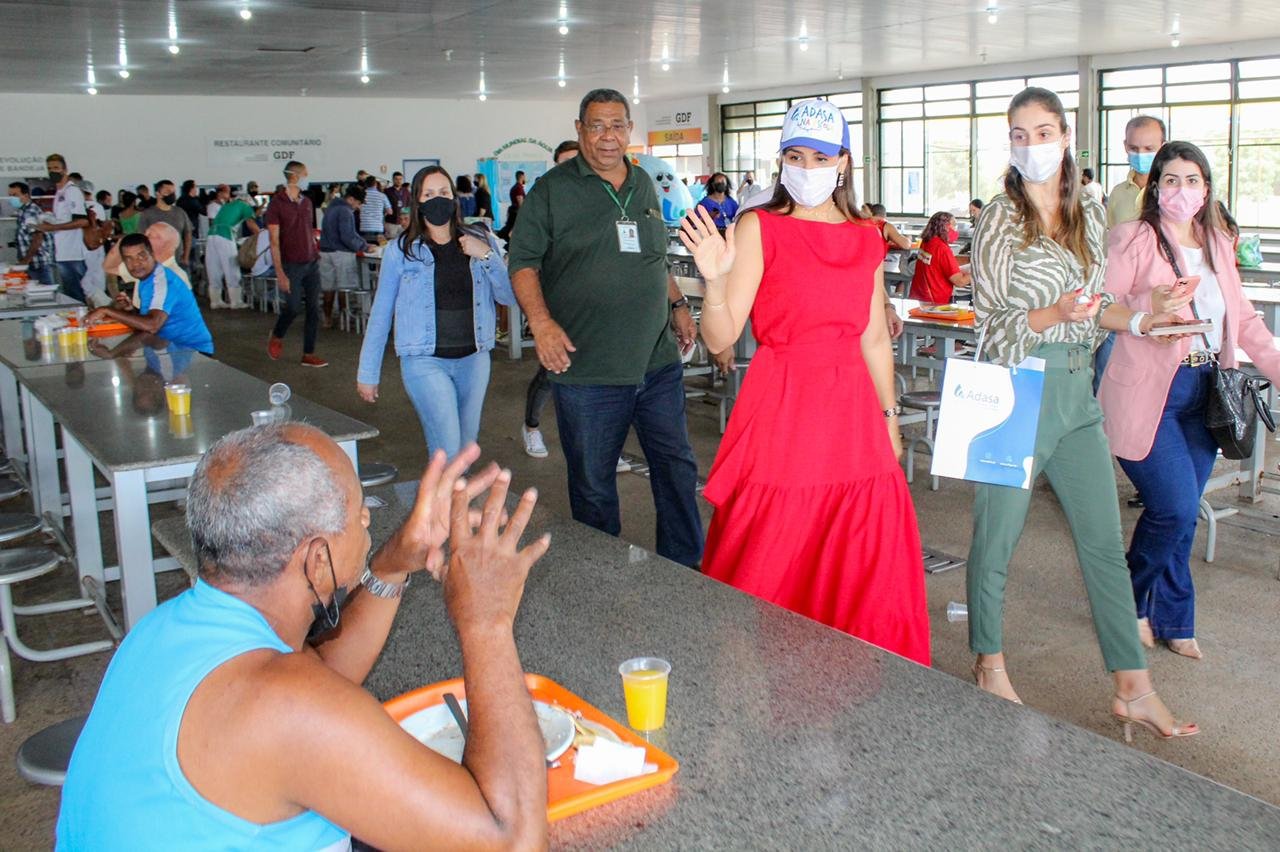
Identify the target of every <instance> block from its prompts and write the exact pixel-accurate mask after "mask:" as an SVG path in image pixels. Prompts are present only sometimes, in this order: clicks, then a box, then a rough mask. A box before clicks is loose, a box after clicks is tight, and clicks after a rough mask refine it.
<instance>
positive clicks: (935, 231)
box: [911, 213, 973, 305]
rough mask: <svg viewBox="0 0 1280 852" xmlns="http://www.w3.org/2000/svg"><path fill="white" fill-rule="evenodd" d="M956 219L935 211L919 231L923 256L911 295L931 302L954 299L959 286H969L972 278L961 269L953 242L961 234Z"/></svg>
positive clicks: (919, 260) (946, 301) (945, 302)
mask: <svg viewBox="0 0 1280 852" xmlns="http://www.w3.org/2000/svg"><path fill="white" fill-rule="evenodd" d="M958 236H959V235H958V234H957V233H956V220H955V217H954V216H952V215H951V214H950V213H934V214H933V216H932V218H930V219H929V224H927V225H925V226H924V231H923V232H922V233H921V234H920V256H919V258H918V259H917V260H916V274H915V277H913V278H912V279H911V298H913V299H919V300H920V301H922V302H927V303H929V304H931V305H945V304H948V303H949V302H950V301H951V292H952V290H953V289H955V288H956V287H967V286H969V285H970V284H971V283H972V281H973V279H972V278H970V277H969V273H967V272H961V271H960V264H959V263H957V262H956V256H955V253H954V252H952V251H951V245H950V243H951V242H952V241H954V240H956V239H957V238H958Z"/></svg>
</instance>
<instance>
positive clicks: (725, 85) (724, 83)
mask: <svg viewBox="0 0 1280 852" xmlns="http://www.w3.org/2000/svg"><path fill="white" fill-rule="evenodd" d="M720 80H721V86H720V91H722V92H724V93H725V94H726V95H727V94H729V60H728V59H726V60H725V61H724V74H723V75H722V76H721V78H720Z"/></svg>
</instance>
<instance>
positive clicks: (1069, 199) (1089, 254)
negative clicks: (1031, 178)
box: [1004, 86, 1098, 275]
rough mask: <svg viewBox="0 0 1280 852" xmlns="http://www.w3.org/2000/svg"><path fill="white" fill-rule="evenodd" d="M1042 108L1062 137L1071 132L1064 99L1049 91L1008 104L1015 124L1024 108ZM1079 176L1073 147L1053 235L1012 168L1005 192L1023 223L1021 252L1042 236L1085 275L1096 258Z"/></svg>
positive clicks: (1026, 93) (1034, 90) (1031, 91)
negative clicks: (1055, 122)
mask: <svg viewBox="0 0 1280 852" xmlns="http://www.w3.org/2000/svg"><path fill="white" fill-rule="evenodd" d="M1031 104H1039V105H1040V106H1042V107H1044V108H1045V109H1047V110H1048V111H1049V112H1051V113H1053V114H1054V115H1056V116H1057V117H1058V127H1059V129H1060V130H1061V131H1062V133H1063V135H1066V134H1067V133H1068V132H1069V130H1070V128H1069V127H1068V125H1067V111H1066V109H1064V108H1063V106H1062V99H1061V98H1059V97H1058V96H1057V95H1056V94H1054V93H1053V92H1051V91H1049V90H1048V89H1041V88H1039V87H1036V86H1030V87H1028V88H1026V89H1023V90H1022V91H1021V92H1019V93H1018V94H1016V95H1014V96H1013V100H1012V101H1010V102H1009V113H1008V119H1009V124H1010V125H1012V124H1013V114H1014V113H1015V112H1017V111H1018V110H1020V109H1022V108H1023V107H1025V106H1030V105H1031ZM1080 188H1081V187H1080V173H1079V171H1078V170H1077V169H1076V161H1075V158H1074V157H1072V156H1071V146H1070V145H1068V146H1067V148H1066V150H1065V151H1063V152H1062V171H1061V172H1060V173H1059V176H1058V189H1059V201H1058V226H1057V227H1056V228H1055V229H1054V231H1053V233H1051V234H1046V233H1045V232H1044V228H1043V227H1041V224H1040V214H1039V213H1037V212H1036V207H1035V204H1033V203H1032V202H1031V199H1030V198H1029V197H1028V196H1027V191H1026V187H1025V186H1024V185H1023V181H1022V173H1021V172H1019V171H1018V170H1017V169H1016V168H1014V167H1013V166H1009V169H1008V171H1006V172H1005V173H1004V192H1005V195H1007V196H1008V197H1009V200H1010V201H1011V202H1013V209H1014V210H1015V211H1016V212H1017V214H1018V218H1019V219H1020V220H1021V222H1022V248H1026V247H1027V246H1029V245H1031V244H1032V243H1034V242H1035V241H1036V240H1038V239H1039V238H1040V237H1042V236H1047V237H1048V238H1049V239H1051V240H1053V241H1054V242H1056V243H1058V244H1059V245H1061V246H1062V247H1063V248H1065V249H1066V250H1067V251H1069V252H1071V253H1072V254H1074V255H1075V256H1076V259H1077V260H1079V261H1080V265H1081V266H1082V267H1084V271H1085V274H1086V275H1087V274H1088V273H1089V270H1090V268H1091V267H1092V266H1093V264H1094V262H1095V260H1098V258H1095V257H1094V256H1093V251H1092V250H1090V248H1089V240H1088V238H1087V236H1086V232H1085V217H1084V205H1083V204H1082V203H1081V201H1080Z"/></svg>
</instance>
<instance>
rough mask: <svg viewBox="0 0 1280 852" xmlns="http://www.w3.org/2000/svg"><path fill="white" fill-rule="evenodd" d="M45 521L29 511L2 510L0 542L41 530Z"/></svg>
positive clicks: (0, 513)
mask: <svg viewBox="0 0 1280 852" xmlns="http://www.w3.org/2000/svg"><path fill="white" fill-rule="evenodd" d="M43 527H44V523H43V522H42V521H41V520H40V518H39V517H37V516H35V515H32V514H30V513H28V512H0V544H3V543H4V542H6V541H13V540H14V539H16V538H22V537H24V536H28V535H31V534H32V533H37V532H40V530H41V529H42V528H43Z"/></svg>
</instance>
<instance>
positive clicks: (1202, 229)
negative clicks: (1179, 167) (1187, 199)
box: [1138, 142, 1231, 274]
mask: <svg viewBox="0 0 1280 852" xmlns="http://www.w3.org/2000/svg"><path fill="white" fill-rule="evenodd" d="M1170 160H1185V161H1187V162H1188V163H1192V164H1193V165H1195V166H1196V167H1197V168H1199V169H1200V175H1201V176H1202V177H1203V178H1204V186H1205V196H1204V206H1203V207H1201V208H1200V212H1199V213H1196V215H1195V216H1193V217H1191V222H1192V225H1191V227H1192V229H1194V230H1196V231H1197V232H1198V233H1199V235H1200V237H1201V242H1202V243H1204V262H1205V263H1206V264H1208V266H1209V268H1210V269H1212V270H1213V271H1214V273H1215V274H1216V273H1217V271H1218V268H1217V267H1216V266H1214V265H1213V241H1212V240H1210V239H1206V237H1207V236H1208V235H1209V234H1211V233H1213V232H1214V231H1221V232H1222V233H1224V234H1227V235H1230V233H1231V231H1230V230H1229V229H1228V228H1227V223H1226V222H1225V221H1224V220H1223V218H1222V212H1221V211H1220V210H1219V209H1218V203H1217V202H1216V201H1215V200H1214V198H1213V175H1212V174H1211V173H1210V171H1209V160H1208V158H1206V157H1205V155H1204V152H1203V151H1201V150H1200V149H1199V148H1197V147H1196V146H1195V145H1192V144H1191V143H1190V142H1166V143H1165V144H1164V145H1162V146H1161V147H1160V150H1159V151H1157V152H1156V157H1155V159H1154V160H1152V161H1151V171H1150V172H1149V173H1148V177H1147V191H1146V192H1144V193H1143V194H1142V212H1141V213H1139V214H1138V218H1139V219H1141V220H1142V221H1143V222H1146V223H1147V224H1148V225H1150V226H1151V229H1152V231H1154V232H1155V234H1156V239H1157V241H1159V239H1160V233H1161V232H1160V175H1161V174H1162V173H1163V172H1164V167H1165V166H1167V165H1168V164H1169V161H1170Z"/></svg>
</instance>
